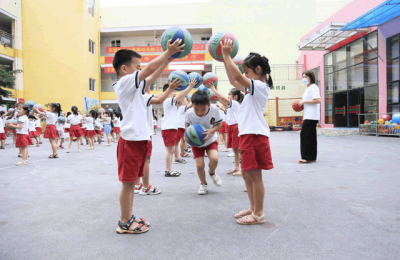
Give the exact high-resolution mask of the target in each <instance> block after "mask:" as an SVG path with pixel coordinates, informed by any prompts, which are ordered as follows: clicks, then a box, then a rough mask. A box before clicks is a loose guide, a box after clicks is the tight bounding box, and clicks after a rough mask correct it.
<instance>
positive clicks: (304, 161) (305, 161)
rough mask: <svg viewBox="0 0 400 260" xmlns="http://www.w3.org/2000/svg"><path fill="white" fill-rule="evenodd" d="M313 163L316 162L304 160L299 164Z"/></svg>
mask: <svg viewBox="0 0 400 260" xmlns="http://www.w3.org/2000/svg"><path fill="white" fill-rule="evenodd" d="M312 162H314V161H307V160H303V159H300V160H299V163H312Z"/></svg>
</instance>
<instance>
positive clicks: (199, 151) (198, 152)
mask: <svg viewBox="0 0 400 260" xmlns="http://www.w3.org/2000/svg"><path fill="white" fill-rule="evenodd" d="M209 150H217V151H218V143H217V141H215V142H212V143H211V144H209V145H208V146H206V147H194V146H192V152H193V158H194V159H196V158H200V157H204V154H205V151H207V152H208V151H209Z"/></svg>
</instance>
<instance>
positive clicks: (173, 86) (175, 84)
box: [151, 79, 181, 104]
mask: <svg viewBox="0 0 400 260" xmlns="http://www.w3.org/2000/svg"><path fill="white" fill-rule="evenodd" d="M180 84H181V82H180V81H179V79H174V80H173V81H171V82H170V84H169V87H168V88H167V90H165V91H164V92H163V93H161V94H160V95H158V96H157V97H153V99H152V100H151V104H162V103H163V102H164V101H165V100H166V99H167V97H168V96H169V95H170V94H171V93H172V92H173V91H174V90H175V89H176V88H177V87H178V86H179V85H180Z"/></svg>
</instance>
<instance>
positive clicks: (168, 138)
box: [161, 129, 178, 147]
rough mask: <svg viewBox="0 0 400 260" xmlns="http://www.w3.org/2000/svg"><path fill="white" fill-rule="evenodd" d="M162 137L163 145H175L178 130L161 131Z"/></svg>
mask: <svg viewBox="0 0 400 260" xmlns="http://www.w3.org/2000/svg"><path fill="white" fill-rule="evenodd" d="M161 135H162V138H163V139H164V145H165V147H168V146H175V145H176V143H177V139H178V130H176V129H168V130H162V131H161Z"/></svg>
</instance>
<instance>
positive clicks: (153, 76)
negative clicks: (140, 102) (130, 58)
mask: <svg viewBox="0 0 400 260" xmlns="http://www.w3.org/2000/svg"><path fill="white" fill-rule="evenodd" d="M172 60H173V58H171V57H169V58H168V60H167V61H166V62H164V64H163V65H162V66H161V67H159V68H158V69H157V70H156V71H155V72H154V73H153V74H151V75H150V77H148V78H147V83H146V89H145V92H146V93H147V92H149V91H150V85H151V84H153V83H154V82H155V81H156V80H157V79H158V78H159V77H160V76H161V74H162V73H163V71H164V70H165V68H166V67H167V66H168V64H169V63H170V62H171V61H172Z"/></svg>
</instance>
